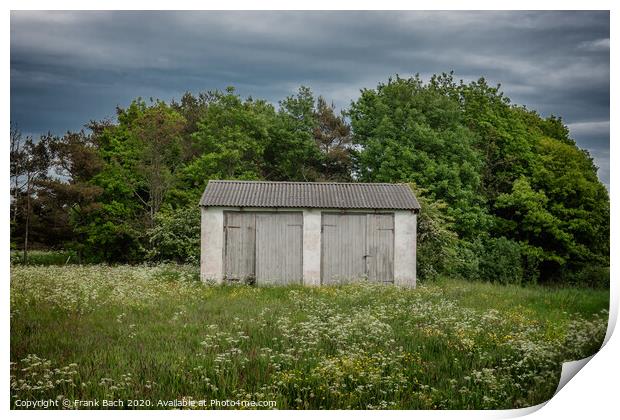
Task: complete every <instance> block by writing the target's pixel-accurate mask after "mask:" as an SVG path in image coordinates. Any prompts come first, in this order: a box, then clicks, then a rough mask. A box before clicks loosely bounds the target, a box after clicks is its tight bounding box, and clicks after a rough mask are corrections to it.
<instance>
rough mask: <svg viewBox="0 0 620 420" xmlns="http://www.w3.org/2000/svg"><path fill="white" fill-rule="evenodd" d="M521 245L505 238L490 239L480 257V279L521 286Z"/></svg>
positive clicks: (485, 243) (486, 241)
mask: <svg viewBox="0 0 620 420" xmlns="http://www.w3.org/2000/svg"><path fill="white" fill-rule="evenodd" d="M522 264H523V260H522V256H521V245H520V244H519V243H517V242H514V241H511V240H510V239H506V238H504V237H501V238H489V239H487V240H485V242H484V252H483V254H482V255H480V260H479V270H480V277H481V278H482V279H484V280H488V281H491V282H493V283H500V284H521V282H522V280H523V265H522Z"/></svg>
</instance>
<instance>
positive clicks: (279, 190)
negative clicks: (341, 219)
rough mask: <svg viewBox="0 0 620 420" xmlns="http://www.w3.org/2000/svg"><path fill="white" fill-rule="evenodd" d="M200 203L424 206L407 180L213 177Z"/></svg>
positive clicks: (292, 205)
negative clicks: (285, 180) (291, 180)
mask: <svg viewBox="0 0 620 420" xmlns="http://www.w3.org/2000/svg"><path fill="white" fill-rule="evenodd" d="M200 205H201V206H205V207H213V206H217V207H220V206H221V207H272V208H273V207H297V208H327V209H384V210H387V209H391V210H396V209H402V210H417V209H419V208H420V204H419V203H418V200H417V199H416V198H415V196H414V195H413V192H412V191H411V188H409V186H408V185H407V184H369V183H339V182H268V181H209V183H208V184H207V187H206V188H205V191H204V193H203V194H202V198H201V199H200Z"/></svg>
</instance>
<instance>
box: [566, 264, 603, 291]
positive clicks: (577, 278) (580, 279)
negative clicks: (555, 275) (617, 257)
mask: <svg viewBox="0 0 620 420" xmlns="http://www.w3.org/2000/svg"><path fill="white" fill-rule="evenodd" d="M566 277H567V281H566V282H567V283H568V284H570V285H575V286H587V287H593V288H597V289H609V278H610V277H609V267H601V266H596V265H591V266H586V267H584V268H582V269H581V270H579V271H577V272H575V273H569V274H568V275H567V276H566Z"/></svg>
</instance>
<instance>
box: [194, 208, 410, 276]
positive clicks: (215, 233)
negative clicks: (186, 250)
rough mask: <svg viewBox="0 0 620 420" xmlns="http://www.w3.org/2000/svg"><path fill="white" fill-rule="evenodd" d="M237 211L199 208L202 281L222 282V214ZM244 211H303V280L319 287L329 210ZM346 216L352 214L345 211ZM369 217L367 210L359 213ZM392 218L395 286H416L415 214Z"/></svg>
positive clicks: (400, 213)
mask: <svg viewBox="0 0 620 420" xmlns="http://www.w3.org/2000/svg"><path fill="white" fill-rule="evenodd" d="M226 210H232V211H239V210H241V209H240V208H235V207H202V211H201V214H202V218H201V224H202V228H201V258H200V263H201V264H200V265H201V271H200V272H201V278H202V279H203V280H204V281H206V280H215V281H217V282H222V281H223V278H224V268H223V262H224V252H223V251H224V211H226ZM243 211H248V212H250V211H252V212H254V211H256V212H265V211H270V212H274V211H280V212H291V211H302V213H303V222H302V224H303V227H302V229H303V244H302V246H303V249H302V277H303V284H304V285H311V286H318V285H320V284H321V213H322V212H333V211H334V210H329V209H323V210H322V209H285V210H284V209H275V208H244V209H243ZM347 212H355V210H348V211H347ZM359 212H361V213H368V212H369V211H368V210H360V211H359ZM390 213H393V214H394V250H393V252H394V267H393V270H394V271H393V275H394V284H395V285H400V286H408V287H415V285H416V259H415V258H416V223H417V217H416V214H415V213H414V212H412V211H409V210H396V211H393V212H390Z"/></svg>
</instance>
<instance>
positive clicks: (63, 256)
mask: <svg viewBox="0 0 620 420" xmlns="http://www.w3.org/2000/svg"><path fill="white" fill-rule="evenodd" d="M26 263H27V264H28V265H65V264H77V263H78V258H77V254H76V253H75V252H73V251H54V250H48V251H43V250H32V251H28V257H27V262H26ZM11 264H13V265H16V264H22V265H23V264H24V252H23V251H11Z"/></svg>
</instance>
